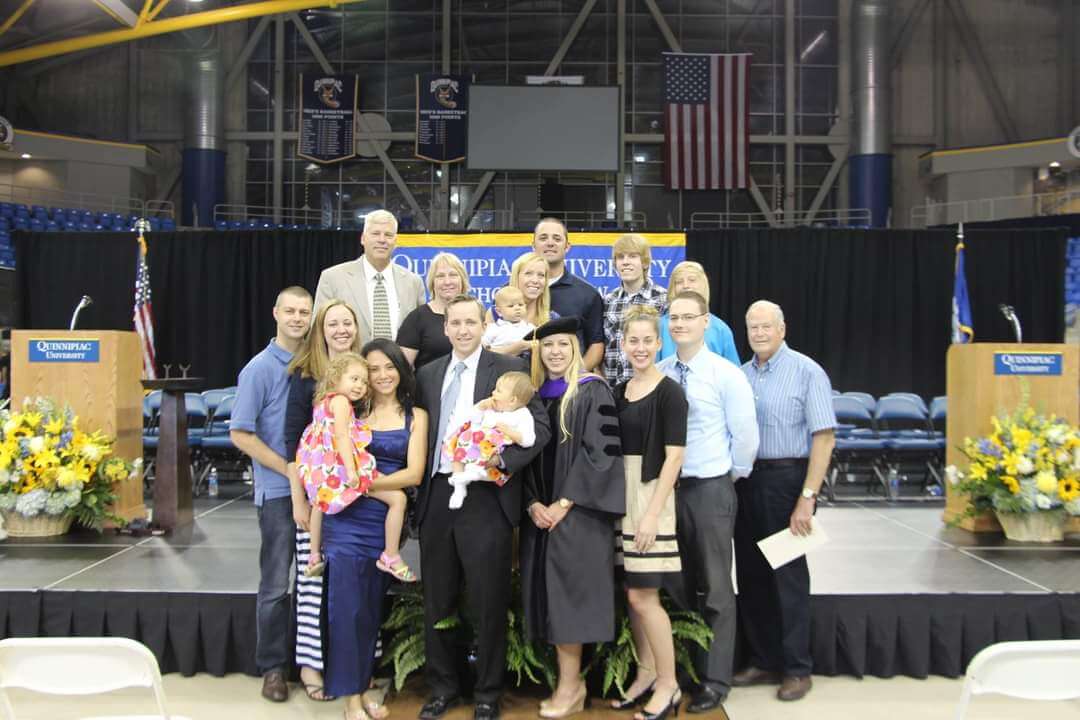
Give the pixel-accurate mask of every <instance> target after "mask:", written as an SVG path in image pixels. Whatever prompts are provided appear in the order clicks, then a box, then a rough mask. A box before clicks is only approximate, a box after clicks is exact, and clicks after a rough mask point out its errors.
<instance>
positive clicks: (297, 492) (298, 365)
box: [285, 300, 360, 701]
mask: <svg viewBox="0 0 1080 720" xmlns="http://www.w3.org/2000/svg"><path fill="white" fill-rule="evenodd" d="M359 351H360V334H359V331H358V328H357V322H356V314H355V313H354V312H353V310H352V308H351V307H350V306H349V305H348V304H347V303H346V302H345V301H344V300H331V301H330V302H328V303H326V304H325V305H323V306H322V307H320V308H319V311H318V312H317V313H316V314H315V320H314V321H313V322H312V324H311V330H310V331H309V332H308V335H307V338H306V339H305V340H304V342H303V344H302V345H301V346H300V349H299V350H297V351H296V354H295V355H293V359H292V361H291V362H290V363H289V367H288V370H287V372H288V374H289V395H288V400H287V401H286V405H285V459H286V461H287V462H288V465H287V466H286V468H287V475H288V478H289V485H290V486H291V489H292V505H293V520H294V521H295V522H296V563H297V566H298V567H300V568H304V567H307V565H308V561H309V555H310V552H311V535H310V534H309V532H308V530H309V527H310V525H309V523H310V520H311V505H310V504H309V503H308V499H307V493H305V491H304V486H303V484H302V483H301V482H300V477H299V474H298V472H297V467H296V448H297V446H298V445H299V444H300V437H301V436H302V435H303V434H304V429H305V428H306V427H307V426H308V423H310V422H311V408H312V405H313V402H312V401H313V400H314V398H315V386H316V384H317V383H318V382H319V380H322V379H323V378H324V377H325V376H326V372H327V370H328V369H329V367H330V360H331V359H332V358H334V357H336V356H338V355H340V354H342V353H346V352H354V353H356V352H359ZM322 594H323V579H322V577H320V576H314V577H308V576H306V575H304V573H303V572H298V573H296V664H297V665H298V666H299V667H300V683H301V684H302V685H303V686H304V691H305V692H306V693H307V696H308V697H309V698H311V699H312V700H319V701H324V700H332V699H333V698H331V697H330V696H329V695H328V694H327V693H326V691H325V689H324V686H323V677H322V673H323V669H324V662H323V654H324V647H325V638H324V637H323V636H322V630H321V625H322V622H321V613H322V610H321V608H322Z"/></svg>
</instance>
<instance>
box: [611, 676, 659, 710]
mask: <svg viewBox="0 0 1080 720" xmlns="http://www.w3.org/2000/svg"><path fill="white" fill-rule="evenodd" d="M655 687H656V681H655V680H653V681H652V682H651V683H649V687H647V688H645V689H644V690H642V691H641V692H639V693H638V694H637V695H635V696H634V697H632V698H622V699H620V700H616V701H614V702H612V703H611V709H612V710H630V709H632V708H636V707H637V706H638V705H640V704H641V701H642V699H643V698H644V697H645V696H646V695H648V694H649V693H651V692H652V691H653V688H655Z"/></svg>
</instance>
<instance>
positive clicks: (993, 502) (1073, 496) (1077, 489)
mask: <svg viewBox="0 0 1080 720" xmlns="http://www.w3.org/2000/svg"><path fill="white" fill-rule="evenodd" d="M991 424H992V426H993V432H991V433H990V435H988V436H987V437H982V438H978V439H972V438H966V439H965V440H964V445H963V448H962V449H963V452H964V454H965V455H966V456H967V458H968V460H969V461H970V463H969V465H968V468H967V472H966V473H963V472H960V471H959V470H958V469H957V468H956V466H953V465H950V466H949V467H948V468H946V469H945V472H946V477H948V479H949V482H951V483H952V484H953V486H954V487H955V489H957V490H958V491H960V492H964V493H968V494H969V495H970V496H971V505H970V506H969V507H968V510H967V513H966V514H965V517H967V516H973V515H976V514H978V513H980V512H982V511H984V510H994V511H996V512H997V513H1006V514H1020V513H1035V512H1040V511H1047V510H1060V509H1062V508H1063V509H1064V511H1065V512H1066V513H1068V514H1069V515H1080V429H1078V428H1077V427H1076V426H1075V425H1069V423H1068V422H1067V421H1065V420H1064V419H1062V418H1058V417H1056V416H1054V415H1050V416H1046V415H1040V414H1038V413H1036V412H1035V410H1033V409H1032V408H1030V407H1027V406H1026V403H1022V404H1021V406H1020V408H1018V409H1017V410H1016V411H1015V412H1014V413H1012V414H1011V415H999V416H997V417H994V418H992V419H991Z"/></svg>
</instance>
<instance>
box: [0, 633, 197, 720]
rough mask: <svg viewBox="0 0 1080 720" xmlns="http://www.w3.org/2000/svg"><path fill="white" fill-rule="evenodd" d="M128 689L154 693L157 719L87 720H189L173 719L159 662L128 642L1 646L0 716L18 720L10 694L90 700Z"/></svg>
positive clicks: (20, 641) (21, 641)
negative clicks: (15, 691)
mask: <svg viewBox="0 0 1080 720" xmlns="http://www.w3.org/2000/svg"><path fill="white" fill-rule="evenodd" d="M127 687H148V688H151V689H152V690H153V692H154V702H155V703H156V704H157V713H156V714H154V715H112V716H108V718H106V717H97V718H85V719H84V720H121V718H123V720H150V719H151V718H153V719H154V720H186V718H181V717H180V716H178V715H169V713H168V711H167V710H166V709H165V692H164V690H162V688H161V673H160V671H159V670H158V664H157V659H156V658H154V654H153V653H151V652H150V650H149V649H148V648H147V647H146V646H145V645H143V644H141V643H138V642H135V641H134V640H128V639H127V638H108V637H100V638H8V639H7V640H0V710H2V711H3V714H4V720H16V716H15V710H14V708H13V707H12V705H11V699H10V698H9V697H8V693H7V690H8V688H22V689H25V690H32V691H34V692H39V693H46V694H49V695H91V694H96V693H105V692H110V691H112V690H119V689H120V688H127Z"/></svg>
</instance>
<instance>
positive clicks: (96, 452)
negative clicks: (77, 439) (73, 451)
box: [80, 443, 101, 462]
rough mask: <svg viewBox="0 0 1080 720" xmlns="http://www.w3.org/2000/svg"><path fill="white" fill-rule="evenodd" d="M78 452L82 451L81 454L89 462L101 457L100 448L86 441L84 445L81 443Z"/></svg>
mask: <svg viewBox="0 0 1080 720" xmlns="http://www.w3.org/2000/svg"><path fill="white" fill-rule="evenodd" d="M80 452H81V453H82V456H83V457H84V458H86V459H87V460H89V461H90V462H94V461H95V460H100V459H101V448H99V447H98V446H97V445H94V444H93V443H87V444H86V445H83V446H82V450H81V451H80Z"/></svg>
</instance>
